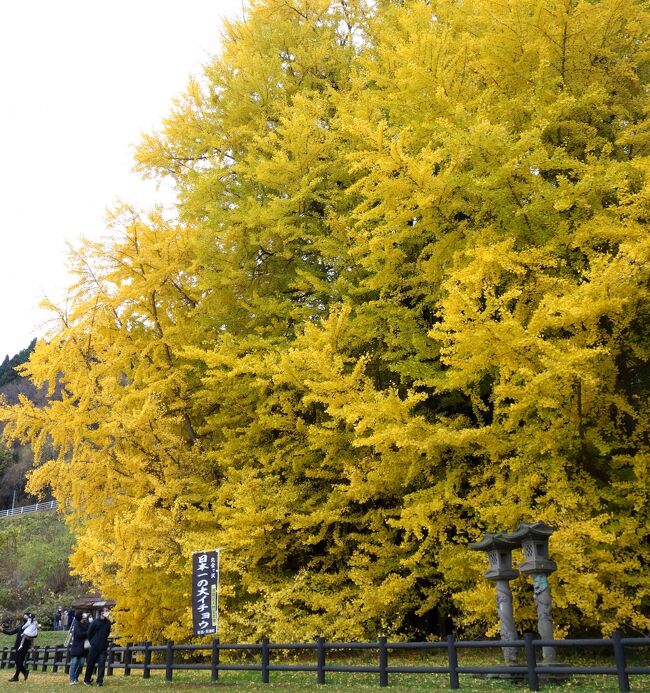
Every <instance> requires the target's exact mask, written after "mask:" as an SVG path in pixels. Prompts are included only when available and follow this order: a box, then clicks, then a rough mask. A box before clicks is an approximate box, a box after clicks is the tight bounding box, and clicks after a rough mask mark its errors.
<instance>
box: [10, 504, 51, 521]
mask: <svg viewBox="0 0 650 693" xmlns="http://www.w3.org/2000/svg"><path fill="white" fill-rule="evenodd" d="M55 509H56V501H55V500H51V501H45V503H34V504H32V505H21V506H20V507H19V508H8V509H7V510H0V518H3V517H14V516H15V515H28V514H30V513H36V512H40V511H41V510H55Z"/></svg>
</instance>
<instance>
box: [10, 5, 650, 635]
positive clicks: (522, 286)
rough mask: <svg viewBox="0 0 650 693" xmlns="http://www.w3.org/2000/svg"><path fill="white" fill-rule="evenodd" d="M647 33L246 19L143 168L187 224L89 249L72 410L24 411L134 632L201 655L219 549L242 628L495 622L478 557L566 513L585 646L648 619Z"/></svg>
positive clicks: (560, 532) (355, 12)
mask: <svg viewBox="0 0 650 693" xmlns="http://www.w3.org/2000/svg"><path fill="white" fill-rule="evenodd" d="M649 19H650V14H649V13H648V10H647V7H646V5H645V4H644V3H643V2H640V1H635V0H598V1H595V0H594V1H592V2H587V1H584V0H583V1H577V0H519V1H518V2H516V3H514V2H513V3H506V2H497V1H496V0H494V1H493V0H466V1H465V2H454V1H452V0H440V1H439V2H423V1H422V0H417V1H416V0H411V1H406V2H404V1H402V2H397V1H388V0H382V1H380V2H373V3H364V2H363V1H362V0H348V1H343V0H339V1H334V0H292V1H291V2H287V1H284V0H282V1H281V0H256V1H255V2H251V3H250V4H249V6H248V8H247V9H246V13H245V17H244V19H243V20H241V21H237V22H233V23H231V24H227V25H226V26H225V27H224V38H223V42H222V48H221V54H220V56H219V57H218V58H216V59H215V60H214V61H213V62H212V63H211V64H210V65H208V67H207V68H206V70H205V74H204V75H203V76H202V77H201V78H200V79H199V78H197V80H195V81H193V82H191V83H190V85H189V87H188V89H187V92H186V94H185V95H184V96H183V97H181V98H179V99H178V100H177V102H176V103H175V104H174V107H173V110H172V112H171V114H170V115H169V117H168V118H167V119H165V121H164V122H163V124H162V127H161V129H160V131H159V132H157V133H154V134H152V135H149V136H147V137H145V138H144V139H143V141H142V144H141V146H140V148H139V150H138V153H137V162H138V164H137V165H138V167H139V168H140V169H141V171H142V172H143V173H144V174H145V175H150V176H153V177H167V178H169V179H171V180H172V181H173V182H174V184H175V185H176V188H177V190H178V205H177V208H176V210H175V214H174V215H173V216H171V217H170V218H165V217H164V215H163V214H162V212H160V211H154V212H152V213H149V214H146V213H136V212H134V211H132V210H129V209H121V210H117V211H116V213H115V215H114V218H113V220H112V221H113V226H112V229H113V234H112V236H111V237H110V238H109V239H107V240H106V241H105V242H101V243H99V242H98V243H86V244H85V245H83V246H82V247H81V248H79V249H78V250H77V251H75V253H73V256H72V262H73V270H74V272H75V275H76V283H75V284H74V285H73V286H72V287H71V290H70V297H69V300H68V302H67V304H66V305H65V306H64V307H60V306H51V309H52V311H53V315H54V318H55V323H54V325H53V328H52V330H51V333H50V334H49V335H48V337H47V339H45V340H42V341H41V342H40V343H39V345H38V346H37V349H36V351H35V353H34V354H33V356H32V357H31V359H30V362H29V364H28V365H27V366H26V368H25V373H26V374H28V375H29V376H30V377H31V378H32V379H34V380H35V381H36V382H37V383H42V382H49V383H50V387H51V388H52V390H53V391H54V388H55V384H56V383H58V388H59V389H60V392H61V397H60V399H56V398H55V399H53V400H52V401H51V402H50V404H49V405H48V406H47V407H45V408H41V409H39V408H36V407H34V406H32V405H30V404H29V402H27V401H24V402H23V403H22V404H21V405H19V406H17V407H13V408H10V407H5V408H4V409H3V411H2V416H3V417H4V418H6V419H7V421H8V423H7V428H6V435H7V436H9V437H10V438H11V437H14V438H19V439H23V440H28V441H31V443H32V445H33V446H34V447H35V451H36V453H37V459H38V466H37V468H36V469H35V471H34V472H33V474H32V477H31V482H30V483H31V489H32V490H33V491H38V490H40V489H44V488H51V489H52V492H53V493H54V495H55V497H56V498H57V499H58V500H59V501H60V507H61V510H62V512H64V513H65V514H66V517H67V519H68V522H69V523H70V525H71V527H72V528H73V529H74V531H75V534H76V537H77V544H76V550H75V553H74V555H73V557H72V566H73V568H74V570H75V571H77V572H78V573H79V574H81V575H82V576H83V577H84V578H86V579H88V580H91V581H92V582H93V583H94V584H95V585H97V587H99V588H100V589H101V590H102V591H103V592H104V593H106V594H108V595H110V596H112V597H114V598H115V599H116V600H117V602H118V609H117V610H116V616H117V619H118V626H119V629H120V631H121V632H122V633H123V634H124V635H127V636H133V637H138V638H152V639H159V638H163V637H171V638H174V639H183V638H187V637H188V635H189V633H190V623H191V619H190V618H189V601H188V592H189V584H190V583H189V570H190V556H191V552H192V551H194V550H196V549H201V548H211V547H215V546H219V547H221V548H222V549H223V574H222V579H221V585H222V598H221V607H222V619H221V624H222V635H223V637H227V638H236V639H242V640H243V639H249V638H255V637H259V636H260V635H269V636H272V637H277V638H280V637H282V638H311V637H314V636H315V635H324V636H327V637H338V638H366V637H375V636H377V635H378V634H382V633H383V634H391V635H394V636H399V635H419V636H423V635H424V636H428V635H432V634H433V633H434V632H437V631H436V627H437V624H440V623H441V622H442V621H443V620H444V619H445V618H446V617H447V616H449V615H451V616H453V618H454V621H455V623H456V626H457V627H458V628H462V627H467V628H472V629H473V630H471V631H468V632H479V631H481V632H485V630H486V629H488V630H489V628H490V627H491V626H493V625H494V622H495V614H494V606H493V596H492V595H491V593H490V587H489V585H487V584H485V582H484V580H483V578H482V571H483V570H484V566H483V565H482V562H481V558H480V557H479V556H476V555H474V554H471V552H469V551H468V550H467V544H468V542H470V541H473V540H476V539H477V538H479V537H480V536H481V535H482V533H483V532H485V531H496V530H511V529H512V528H514V526H515V525H516V524H517V523H518V522H520V521H534V520H543V521H545V522H547V523H548V524H550V525H552V526H553V527H554V528H555V530H556V531H555V534H554V535H553V537H552V540H551V551H552V553H553V554H554V557H555V560H556V561H557V563H558V571H557V573H555V574H554V575H553V577H552V579H551V584H552V589H553V591H554V599H555V605H556V623H557V625H558V628H559V631H558V632H568V631H569V630H572V631H573V632H586V631H602V632H609V631H611V630H612V629H613V628H615V627H623V628H628V629H631V630H636V631H643V630H647V629H648V627H649V625H650V622H649V620H648V618H647V615H646V612H647V606H648V590H649V587H650V580H649V579H648V572H647V564H648V558H649V556H648V548H647V546H648V544H647V538H648V537H647V534H648V504H647V492H648V477H647V465H648V459H649V454H648V433H649V430H648V404H647V402H648V390H649V386H650V381H649V378H650V369H649V368H648V332H649V320H648V298H649V296H648V280H649V269H648V268H649V267H650V263H649V260H650V257H649V256H650V243H649V240H648V234H647V221H648V216H649V214H650V187H649V180H648V179H649V174H650V158H649V157H650V128H649V126H648V78H649V76H650V42H649V41H648V30H649V28H650V21H649ZM52 450H54V451H55V453H54V455H52ZM41 453H42V454H41ZM530 591H531V587H530V585H526V583H525V581H524V580H521V581H519V583H517V584H516V586H515V599H516V602H517V617H518V618H519V619H520V620H521V623H522V626H523V625H526V623H528V625H532V623H533V619H534V610H533V605H532V599H531V597H530Z"/></svg>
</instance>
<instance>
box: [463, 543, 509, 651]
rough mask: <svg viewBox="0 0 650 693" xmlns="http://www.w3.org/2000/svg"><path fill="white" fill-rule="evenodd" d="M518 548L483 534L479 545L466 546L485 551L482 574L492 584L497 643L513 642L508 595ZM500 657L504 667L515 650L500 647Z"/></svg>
mask: <svg viewBox="0 0 650 693" xmlns="http://www.w3.org/2000/svg"><path fill="white" fill-rule="evenodd" d="M517 546H518V544H517V542H516V541H512V540H511V539H509V538H508V537H506V535H504V534H502V533H501V534H491V533H487V534H486V535H485V536H484V537H483V539H481V541H478V542H476V543H474V544H470V545H469V548H470V549H472V550H473V551H485V552H486V553H487V556H488V561H489V563H490V568H489V570H488V571H487V572H486V573H485V577H486V578H487V579H488V580H491V581H493V582H494V583H495V584H496V588H497V593H496V602H497V613H498V614H499V621H500V625H501V640H504V641H506V640H516V639H517V628H516V626H515V618H514V613H513V610H512V591H511V590H510V584H509V583H510V580H514V578H516V577H517V576H518V575H519V572H518V571H517V570H516V569H515V568H513V567H512V549H513V548H516V547H517ZM503 657H504V659H505V662H506V664H513V663H514V662H516V661H517V648H515V647H504V648H503Z"/></svg>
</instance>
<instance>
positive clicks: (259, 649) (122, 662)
mask: <svg viewBox="0 0 650 693" xmlns="http://www.w3.org/2000/svg"><path fill="white" fill-rule="evenodd" d="M502 647H514V648H519V649H521V650H523V653H524V656H525V663H522V664H520V665H493V666H461V665H459V662H458V654H459V651H460V650H463V649H476V648H494V649H498V648H502ZM541 647H558V648H569V647H570V648H576V649H585V648H589V649H591V648H595V647H603V648H606V649H608V650H610V652H611V654H612V658H613V660H614V662H613V664H614V665H613V666H592V667H577V666H569V665H563V664H557V665H548V664H544V663H543V662H539V661H538V659H537V649H538V648H541ZM632 647H634V648H647V647H650V638H624V637H622V636H621V634H620V632H618V631H617V632H615V633H614V634H613V636H612V637H611V638H605V639H586V638H585V639H577V640H576V639H573V640H536V639H534V636H533V634H532V633H527V634H526V635H525V637H524V639H523V640H509V641H507V642H506V641H501V640H474V641H472V640H455V639H454V637H453V636H451V635H450V636H449V637H448V638H447V640H446V641H440V642H388V640H387V639H386V638H383V637H382V638H379V640H378V641H377V642H371V643H351V642H326V641H325V639H324V638H317V639H316V641H315V642H303V643H271V642H270V641H269V640H268V638H264V639H263V640H262V642H261V643H253V644H235V643H221V642H220V641H219V639H218V638H215V639H214V640H213V641H212V643H211V644H209V645H185V644H179V645H176V644H174V643H173V642H172V641H168V642H167V643H165V644H164V645H153V644H152V643H150V642H146V643H141V644H133V643H129V644H127V645H125V646H116V645H111V646H110V647H109V648H108V653H107V657H106V675H107V676H112V675H113V674H114V671H115V670H116V669H122V670H123V673H124V676H130V675H131V672H132V671H134V670H135V671H142V675H143V677H144V678H145V679H148V678H149V677H150V674H151V672H152V671H155V670H161V671H164V672H165V679H166V681H172V679H173V675H174V672H175V671H209V672H210V675H211V681H212V682H216V681H218V680H219V674H220V672H223V671H257V672H260V675H261V681H262V683H269V681H270V675H271V672H283V671H284V672H306V673H314V674H316V683H318V684H324V683H325V681H326V676H327V674H331V673H369V674H377V676H378V683H379V685H380V686H381V687H384V686H387V685H388V677H389V675H399V674H442V675H445V676H446V677H447V678H448V681H449V688H451V689H454V690H456V689H458V688H460V678H459V675H460V674H471V675H475V676H488V675H492V676H503V677H509V678H519V679H520V680H527V682H528V688H529V690H531V691H538V690H539V688H540V681H541V682H544V681H546V680H552V679H553V678H555V679H557V677H558V676H564V677H568V676H573V675H580V676H584V675H611V676H616V677H617V679H618V688H619V691H624V692H627V691H630V676H635V675H641V674H644V675H650V666H629V665H628V664H627V655H626V648H628V649H629V648H632ZM281 650H283V651H292V650H293V651H303V652H306V653H307V652H310V653H314V654H315V655H316V657H315V659H316V661H315V663H311V664H310V663H296V662H292V663H272V662H271V653H272V652H277V651H281ZM359 650H361V651H368V652H374V654H375V657H376V659H375V661H376V663H375V664H370V665H368V664H356V665H354V664H352V665H348V664H340V663H339V664H337V663H328V661H327V654H328V653H329V652H331V651H336V652H337V653H341V652H353V651H359ZM409 650H410V651H423V652H435V651H440V652H441V653H444V654H445V655H446V659H447V665H446V666H433V665H431V666H421V665H408V664H399V665H393V666H391V665H390V664H389V655H390V653H396V652H400V651H409ZM225 652H244V653H249V654H250V655H253V656H255V657H256V658H258V659H259V661H258V662H256V663H245V664H244V663H235V662H222V661H221V660H222V657H221V655H222V653H225ZM155 653H159V654H160V655H161V657H160V659H161V661H159V662H156V661H152V655H154V654H155ZM175 653H184V654H188V653H189V654H191V655H197V654H204V655H209V661H204V662H179V661H175V659H174V654H175ZM14 654H15V650H14V648H8V647H4V648H3V649H2V652H1V653H0V669H4V668H6V667H10V666H11V665H12V664H13V661H14V660H13V658H14ZM163 655H164V656H163ZM136 656H137V658H136ZM163 660H164V661H163ZM27 664H28V666H31V667H32V669H33V670H37V669H38V668H39V667H40V668H41V671H47V670H48V669H52V671H53V672H56V671H58V670H59V669H60V668H63V669H64V670H65V672H66V673H69V670H70V654H69V651H68V649H67V648H66V647H65V646H64V645H57V646H55V647H38V648H34V649H32V650H31V652H30V656H29V659H28V661H27Z"/></svg>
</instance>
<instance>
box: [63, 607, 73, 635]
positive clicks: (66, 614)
mask: <svg viewBox="0 0 650 693" xmlns="http://www.w3.org/2000/svg"><path fill="white" fill-rule="evenodd" d="M71 620H72V612H71V611H68V610H67V609H63V616H61V630H68V629H69V628H70V626H71V625H72V623H70V621H71Z"/></svg>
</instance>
